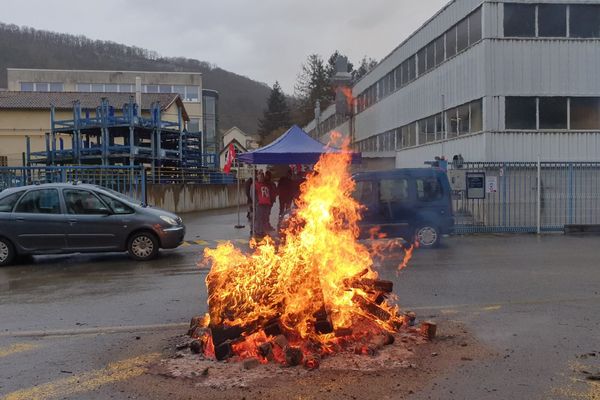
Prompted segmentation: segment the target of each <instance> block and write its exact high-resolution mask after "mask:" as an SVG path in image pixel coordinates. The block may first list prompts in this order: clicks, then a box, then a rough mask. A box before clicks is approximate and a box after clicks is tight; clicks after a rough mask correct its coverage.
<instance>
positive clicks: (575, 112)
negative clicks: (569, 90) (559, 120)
mask: <svg viewBox="0 0 600 400" xmlns="http://www.w3.org/2000/svg"><path fill="white" fill-rule="evenodd" d="M570 104H571V112H570V116H571V125H570V128H571V129H575V130H590V129H600V98H598V97H572V98H571V101H570Z"/></svg>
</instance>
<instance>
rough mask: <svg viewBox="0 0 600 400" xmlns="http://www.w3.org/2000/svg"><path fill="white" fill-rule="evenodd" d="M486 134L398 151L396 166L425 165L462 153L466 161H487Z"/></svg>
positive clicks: (415, 166)
mask: <svg viewBox="0 0 600 400" xmlns="http://www.w3.org/2000/svg"><path fill="white" fill-rule="evenodd" d="M486 136H487V135H486V134H478V135H471V136H465V137H459V138H456V139H453V140H450V141H448V142H445V143H443V144H442V143H440V142H438V143H430V144H427V145H425V146H420V147H413V148H410V149H404V150H401V151H398V152H397V153H396V168H419V167H424V166H425V164H424V163H425V162H426V161H433V159H434V158H435V157H436V156H441V155H444V156H445V157H446V158H447V159H449V160H452V157H453V156H454V155H457V154H461V155H462V156H463V158H464V159H465V161H485V160H486V154H485V141H486Z"/></svg>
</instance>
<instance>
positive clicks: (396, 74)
mask: <svg viewBox="0 0 600 400" xmlns="http://www.w3.org/2000/svg"><path fill="white" fill-rule="evenodd" d="M394 82H395V84H396V86H395V90H398V89H400V88H401V87H402V68H401V65H399V66H398V67H396V69H395V70H394Z"/></svg>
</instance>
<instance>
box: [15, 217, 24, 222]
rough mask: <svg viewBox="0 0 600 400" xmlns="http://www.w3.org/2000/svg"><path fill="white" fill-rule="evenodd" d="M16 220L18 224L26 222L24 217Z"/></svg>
mask: <svg viewBox="0 0 600 400" xmlns="http://www.w3.org/2000/svg"><path fill="white" fill-rule="evenodd" d="M15 219H16V220H17V221H18V222H23V221H25V218H24V217H17V218H15Z"/></svg>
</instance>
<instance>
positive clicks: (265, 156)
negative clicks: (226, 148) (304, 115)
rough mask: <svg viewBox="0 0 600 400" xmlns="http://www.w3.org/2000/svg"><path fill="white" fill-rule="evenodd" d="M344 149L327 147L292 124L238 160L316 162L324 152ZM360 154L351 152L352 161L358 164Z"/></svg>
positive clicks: (277, 162)
mask: <svg viewBox="0 0 600 400" xmlns="http://www.w3.org/2000/svg"><path fill="white" fill-rule="evenodd" d="M342 152H344V150H341V149H338V148H335V147H329V146H327V145H324V144H323V143H321V142H319V141H317V140H315V139H313V138H311V137H310V136H308V134H307V133H306V132H304V131H303V130H302V129H301V128H300V127H299V126H297V125H294V126H292V127H291V128H290V129H289V130H288V131H287V132H286V133H284V134H283V135H282V136H281V137H279V138H278V139H277V140H275V141H274V142H273V143H271V144H268V145H266V146H265V147H261V148H260V149H258V150H254V151H251V152H248V153H243V154H240V156H239V157H238V160H239V161H241V162H244V163H246V164H271V165H276V164H316V163H317V161H319V158H320V157H321V155H323V154H324V153H342ZM360 162H361V154H360V153H352V163H353V164H360Z"/></svg>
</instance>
